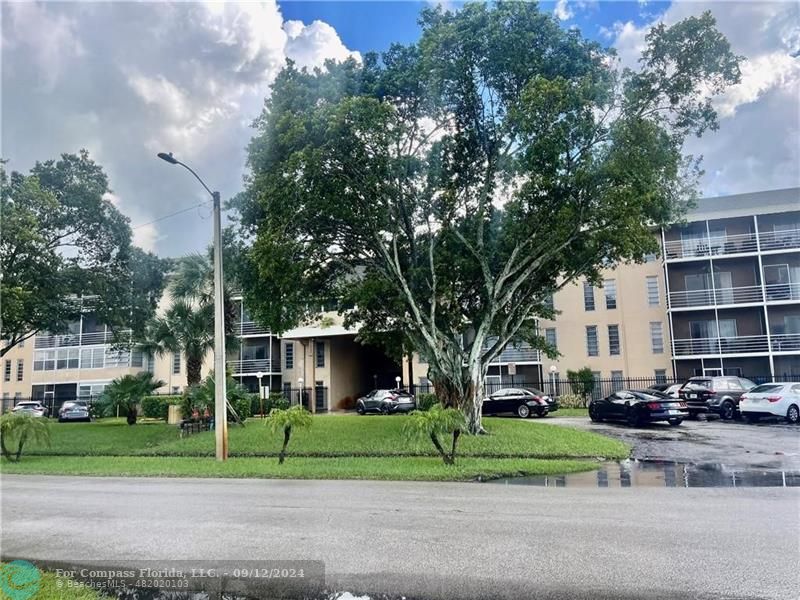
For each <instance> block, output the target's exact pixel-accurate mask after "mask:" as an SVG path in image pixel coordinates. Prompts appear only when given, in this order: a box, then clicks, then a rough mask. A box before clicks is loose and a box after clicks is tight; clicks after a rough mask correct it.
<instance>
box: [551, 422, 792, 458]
mask: <svg viewBox="0 0 800 600" xmlns="http://www.w3.org/2000/svg"><path fill="white" fill-rule="evenodd" d="M547 422H550V423H554V424H558V425H566V426H569V427H576V428H578V429H585V430H587V431H593V432H595V433H600V434H603V435H607V436H611V437H615V438H617V439H620V440H622V441H623V442H626V443H628V444H630V445H631V446H633V453H632V455H631V457H632V458H635V459H638V460H661V461H674V462H679V463H691V464H705V463H714V464H722V465H726V466H731V467H736V468H744V469H747V468H753V469H776V470H787V471H800V427H798V426H797V425H789V424H786V423H774V422H764V423H759V424H756V425H751V424H748V423H743V422H737V421H722V420H720V419H714V418H712V419H711V420H708V421H706V420H700V421H684V422H683V424H681V425H680V426H678V427H670V426H669V425H668V424H666V423H664V424H661V423H653V424H651V425H647V426H644V427H629V426H628V425H625V424H617V423H607V422H606V423H592V422H591V421H590V420H589V417H558V416H553V417H551V418H549V419H547Z"/></svg>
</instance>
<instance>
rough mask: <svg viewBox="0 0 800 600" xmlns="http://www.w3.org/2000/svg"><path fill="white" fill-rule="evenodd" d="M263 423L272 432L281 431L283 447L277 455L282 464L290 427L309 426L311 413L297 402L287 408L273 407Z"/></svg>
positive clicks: (289, 436) (290, 432) (290, 433)
mask: <svg viewBox="0 0 800 600" xmlns="http://www.w3.org/2000/svg"><path fill="white" fill-rule="evenodd" d="M264 424H265V425H266V426H267V427H269V428H270V430H271V431H272V433H278V432H279V431H282V432H283V447H282V448H281V453H280V454H279V455H278V464H279V465H282V464H283V461H284V459H285V458H286V446H288V445H289V439H290V438H291V437H292V429H300V428H306V427H311V413H310V412H308V411H307V410H306V409H305V408H303V407H302V406H300V405H299V404H298V405H297V406H292V407H291V408H287V409H280V408H273V409H272V410H271V411H270V413H269V418H268V419H267V420H266V421H265V423H264Z"/></svg>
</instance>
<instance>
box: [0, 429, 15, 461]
mask: <svg viewBox="0 0 800 600" xmlns="http://www.w3.org/2000/svg"><path fill="white" fill-rule="evenodd" d="M0 452H2V453H3V456H5V457H6V458H7V459H8V460H10V461H11V462H15V461H14V455H13V454H11V452H9V451H8V448H6V440H5V437H3V436H1V435H0Z"/></svg>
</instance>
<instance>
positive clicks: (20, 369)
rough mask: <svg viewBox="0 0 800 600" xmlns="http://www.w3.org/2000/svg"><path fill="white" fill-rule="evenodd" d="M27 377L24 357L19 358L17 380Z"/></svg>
mask: <svg viewBox="0 0 800 600" xmlns="http://www.w3.org/2000/svg"><path fill="white" fill-rule="evenodd" d="M24 378H25V361H24V359H22V358H18V359H17V381H22V380H23V379H24Z"/></svg>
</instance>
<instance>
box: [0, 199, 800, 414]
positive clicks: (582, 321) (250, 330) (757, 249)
mask: <svg viewBox="0 0 800 600" xmlns="http://www.w3.org/2000/svg"><path fill="white" fill-rule="evenodd" d="M656 235H658V236H659V238H660V241H661V250H662V251H661V257H660V258H657V257H656V256H650V257H647V259H646V260H645V261H644V262H642V263H637V264H622V265H619V266H617V267H616V268H614V269H608V270H606V271H605V272H603V274H602V280H603V281H602V285H600V286H597V287H594V286H591V285H588V283H586V282H585V281H578V282H576V283H574V284H571V285H568V286H566V287H565V288H564V289H562V290H560V291H559V292H558V293H556V294H555V296H554V298H553V303H554V307H555V309H556V310H557V316H556V318H555V319H554V320H552V321H549V320H541V321H539V322H538V327H539V331H540V333H541V335H543V336H544V337H545V338H546V339H547V340H548V341H549V342H550V343H551V344H552V345H554V346H555V347H556V348H557V349H558V351H559V353H560V356H559V357H558V358H557V359H549V358H547V357H546V356H544V355H543V354H542V353H541V352H539V351H538V350H536V349H534V348H531V347H530V346H529V345H527V344H525V343H513V344H510V345H509V346H508V347H507V348H506V349H505V350H504V351H503V352H502V354H501V355H500V356H499V357H498V359H497V360H496V361H495V362H494V363H493V364H492V365H491V366H490V369H489V382H488V383H489V384H490V385H493V386H495V387H497V386H502V385H512V384H513V385H523V384H527V385H541V386H544V387H546V386H548V384H550V383H552V382H554V381H556V380H564V379H566V378H567V371H569V370H578V369H581V368H583V367H589V368H590V369H591V371H592V372H593V373H594V374H595V378H597V379H601V380H603V381H604V382H607V383H609V385H611V386H612V387H613V385H614V381H616V380H622V379H627V378H642V379H645V378H647V379H650V380H664V381H666V380H673V379H675V380H683V379H685V378H687V377H690V376H692V375H697V374H700V375H709V374H719V373H724V374H738V375H743V376H745V377H751V378H762V379H769V378H774V377H782V378H791V377H795V378H798V379H800V188H791V189H786V190H771V191H765V192H757V193H753V194H741V195H736V196H726V197H719V198H708V199H703V200H701V201H700V202H699V204H698V206H697V207H696V208H695V209H694V210H693V211H692V212H691V213H690V214H689V215H687V218H686V220H685V222H684V223H681V224H680V225H676V226H674V227H671V228H668V229H667V230H665V231H663V232H658V233H657V234H656ZM236 300H237V301H238V303H239V304H238V308H239V316H238V318H237V321H236V323H235V324H234V328H235V330H236V331H237V333H238V336H239V338H240V344H239V347H238V348H236V349H233V350H231V351H230V352H229V356H228V361H227V365H228V371H229V372H230V373H232V375H233V376H234V378H236V379H237V380H238V381H239V382H240V383H242V384H243V385H245V386H246V387H248V388H249V389H250V390H251V391H254V392H255V391H258V390H259V389H260V390H262V391H263V392H264V393H267V391H268V390H271V391H281V390H282V391H284V393H286V394H287V395H290V396H292V397H293V399H297V398H300V393H299V392H298V388H303V389H304V390H305V391H304V392H303V394H304V396H303V399H304V401H305V402H306V403H308V405H309V406H312V407H313V408H314V409H315V410H335V409H337V408H339V407H341V406H343V405H344V401H345V400H346V399H347V398H348V397H349V398H353V399H354V398H357V397H358V396H359V395H361V394H363V393H365V392H367V391H369V390H370V389H373V388H378V387H394V386H395V385H397V382H398V381H399V383H400V384H401V385H403V386H409V385H420V384H423V385H425V384H427V383H429V382H428V380H427V370H428V369H427V365H426V364H425V363H424V362H422V361H421V360H420V357H419V356H418V355H414V356H413V358H412V360H411V361H410V364H409V361H407V360H405V359H404V360H403V361H402V363H397V362H396V361H394V360H392V359H391V358H389V357H388V356H386V354H385V353H384V352H383V351H382V350H381V349H379V348H376V347H371V346H367V345H363V344H361V343H359V342H358V341H356V338H357V333H358V332H357V331H356V330H352V329H347V328H345V327H344V326H343V324H342V317H341V316H340V315H338V314H336V313H324V312H323V313H321V317H320V319H318V320H317V322H315V323H313V324H309V325H306V326H302V327H298V328H295V329H293V330H291V331H287V332H286V333H284V334H283V336H280V337H279V336H277V335H274V334H273V333H271V332H270V331H269V330H268V329H267V328H265V327H263V326H261V325H260V324H258V323H256V322H254V321H253V319H252V318H251V317H250V316H249V315H248V313H247V310H246V307H244V306H243V304H242V302H241V298H237V299H236ZM111 339H112V336H111V332H110V331H108V329H107V328H106V327H105V326H104V325H103V324H101V323H99V322H97V321H96V320H95V319H94V317H93V316H92V315H91V313H87V314H85V315H84V317H83V318H82V319H81V320H80V321H79V322H77V323H74V324H73V325H72V327H71V328H70V331H69V332H68V333H67V334H64V335H55V336H53V335H46V334H43V335H37V336H35V337H34V338H32V339H29V340H27V341H26V342H25V343H24V344H23V345H20V346H18V347H16V348H14V349H12V350H11V351H10V352H9V353H8V354H6V356H5V357H3V359H2V369H3V376H2V378H0V393H2V396H3V399H4V404H7V403H8V402H12V401H13V400H14V399H15V398H16V399H20V398H27V397H34V398H39V399H56V400H57V399H66V398H74V397H76V396H77V397H92V396H97V395H98V394H100V393H101V392H102V390H103V388H104V387H105V386H106V385H107V384H108V383H109V382H111V381H112V380H113V379H114V378H116V377H119V376H121V375H124V374H126V373H136V372H139V371H142V370H150V371H152V372H153V373H154V375H155V376H156V377H157V378H158V379H160V380H162V381H164V382H165V385H164V387H163V388H161V390H159V391H160V392H163V393H179V392H181V391H182V390H183V389H184V387H185V385H186V366H185V360H184V357H182V356H181V355H180V354H175V355H167V356H162V357H151V356H147V355H145V354H144V353H142V352H140V351H137V350H135V349H134V350H131V351H123V352H119V351H117V350H115V349H114V348H113V347H112V345H111V343H110V342H111ZM210 368H211V355H210V353H209V356H208V357H207V360H206V361H205V364H204V368H203V375H205V374H206V373H208V371H209V370H210ZM605 387H608V386H605ZM603 389H605V388H603Z"/></svg>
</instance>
